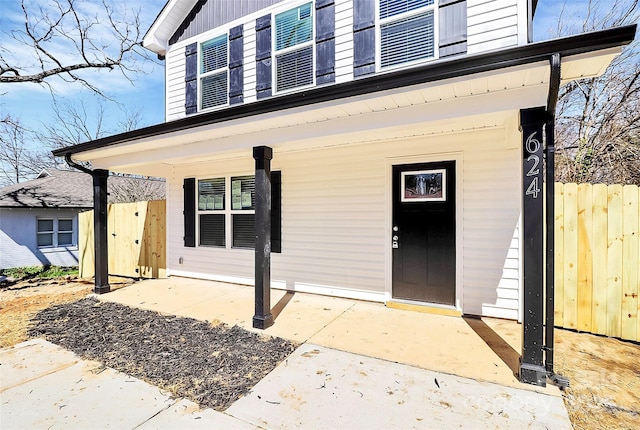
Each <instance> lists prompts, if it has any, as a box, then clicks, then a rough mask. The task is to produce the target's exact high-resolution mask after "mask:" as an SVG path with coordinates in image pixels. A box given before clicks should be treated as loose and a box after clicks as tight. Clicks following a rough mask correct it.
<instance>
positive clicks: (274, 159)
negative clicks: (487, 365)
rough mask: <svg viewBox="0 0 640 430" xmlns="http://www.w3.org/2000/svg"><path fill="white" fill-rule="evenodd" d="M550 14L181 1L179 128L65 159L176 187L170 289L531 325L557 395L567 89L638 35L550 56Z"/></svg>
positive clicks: (526, 359) (349, 0)
mask: <svg viewBox="0 0 640 430" xmlns="http://www.w3.org/2000/svg"><path fill="white" fill-rule="evenodd" d="M536 3H537V1H535V0H466V1H465V0H281V1H278V0H256V1H251V2H244V1H243V2H240V1H237V2H236V1H234V2H229V1H224V0H200V1H198V0H170V1H168V3H167V4H166V6H165V7H164V8H163V9H162V11H161V12H160V14H159V15H158V17H157V19H156V21H155V22H154V23H153V25H152V26H151V28H150V29H149V31H148V33H147V35H146V36H145V38H144V46H145V47H147V48H148V49H150V50H152V51H154V52H155V53H157V54H158V55H159V56H160V57H161V58H164V59H165V61H166V122H165V123H163V124H159V125H155V126H151V127H147V128H144V129H140V130H135V131H132V132H127V133H124V134H120V135H117V136H111V137H106V138H103V139H99V140H95V141H91V142H87V143H84V144H80V145H77V146H73V147H69V148H65V149H61V150H58V151H56V152H55V155H58V156H66V157H67V159H68V160H71V161H73V160H76V161H91V163H92V166H94V167H96V168H98V169H104V170H110V171H117V172H126V173H135V174H143V175H151V176H162V177H165V178H166V179H167V253H168V255H167V261H168V263H167V264H168V271H169V273H170V274H171V276H187V277H197V278H204V279H214V280H221V281H228V282H236V283H244V284H254V282H255V283H256V290H257V291H258V288H260V289H262V288H263V287H264V288H265V289H266V290H267V291H268V288H269V287H273V288H284V289H287V290H294V291H304V292H312V293H319V294H327V295H334V296H341V297H350V298H357V299H364V300H372V301H378V302H384V303H386V304H387V305H389V306H404V305H410V306H416V305H417V306H423V307H429V308H432V309H437V310H438V311H440V312H447V313H450V314H455V315H460V314H473V315H482V316H493V317H501V318H510V319H520V320H521V321H523V323H524V326H525V348H529V349H528V351H529V352H531V351H532V352H531V353H532V354H534V355H533V356H529V355H528V353H527V352H526V351H523V363H524V364H523V369H522V370H523V372H522V373H523V374H524V376H522V378H523V380H525V381H526V382H533V383H542V384H543V383H544V381H541V379H544V368H541V366H542V362H541V357H542V354H543V349H544V347H543V345H542V341H541V337H540V339H538V337H537V336H538V332H539V335H540V336H542V326H541V321H542V316H543V302H542V292H543V289H542V288H543V285H544V280H543V279H542V273H543V264H544V258H543V248H542V244H543V227H542V219H543V218H542V217H543V206H542V195H543V191H542V190H543V187H542V182H543V174H544V169H543V164H544V163H543V162H542V161H543V157H544V154H543V152H545V151H546V153H547V155H550V154H551V155H552V149H553V137H552V136H553V111H554V108H555V102H556V100H557V91H558V87H559V85H561V84H563V83H566V82H569V81H572V80H575V79H580V78H584V77H590V76H596V75H598V74H601V73H602V72H603V71H604V69H605V68H606V67H607V66H608V64H609V63H610V61H611V60H612V59H613V58H614V57H615V56H616V55H617V54H619V53H620V51H621V49H622V48H623V46H624V45H626V44H628V43H629V42H630V41H631V40H633V37H634V35H635V26H631V27H623V28H616V29H611V30H606V31H601V32H596V33H589V34H583V35H579V36H573V37H567V38H562V39H556V40H550V41H545V42H541V43H531V34H532V28H531V23H532V18H533V14H534V12H535V7H536ZM552 161H553V160H552V159H551V158H550V159H549V163H547V165H550V166H553V164H552ZM551 214H552V212H551ZM547 216H548V214H547ZM551 267H552V266H551ZM100 282H104V281H99V280H98V279H97V283H100ZM259 284H262V285H259ZM260 291H262V290H260ZM260 294H262V293H257V302H256V306H257V311H256V317H254V322H255V323H256V325H257V326H268V325H269V324H270V323H271V322H272V321H271V320H270V314H269V312H268V298H265V295H264V294H263V295H262V296H260ZM263 299H264V300H266V301H267V302H266V303H264V302H263V301H262V300H263ZM260 306H262V309H264V308H265V306H266V311H265V312H264V313H263V314H262V315H261V312H260V311H259V310H258V309H259V308H260ZM525 309H526V310H530V311H531V312H524V311H525ZM531 315H533V317H532V316H531ZM530 318H534V319H535V323H534V321H533V320H531V319H530ZM527 330H529V332H527ZM541 369H542V370H541ZM527 374H529V376H527ZM541 375H542V376H541Z"/></svg>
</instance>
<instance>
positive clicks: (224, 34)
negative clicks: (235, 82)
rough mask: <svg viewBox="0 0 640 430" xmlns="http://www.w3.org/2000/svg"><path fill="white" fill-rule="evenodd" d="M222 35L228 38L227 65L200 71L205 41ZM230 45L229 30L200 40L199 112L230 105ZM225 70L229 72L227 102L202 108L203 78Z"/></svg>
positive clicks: (198, 70)
mask: <svg viewBox="0 0 640 430" xmlns="http://www.w3.org/2000/svg"><path fill="white" fill-rule="evenodd" d="M220 36H225V37H226V40H227V65H226V66H225V67H221V68H219V69H216V70H212V71H210V72H207V73H201V72H200V68H201V65H202V45H203V44H204V43H207V42H209V41H210V40H213V39H217V38H218V37H220ZM229 45H230V43H229V33H228V32H225V33H218V34H217V35H213V36H211V37H207V39H206V40H203V41H200V42H198V47H197V50H198V53H197V55H198V58H197V60H196V61H197V66H196V67H197V78H196V82H197V86H198V87H197V88H198V91H197V92H198V102H197V103H198V112H209V111H213V110H217V109H223V108H225V107H229V54H230V52H229ZM223 70H224V72H225V73H226V74H227V102H226V103H225V104H221V105H218V106H212V107H210V108H206V109H203V108H202V83H201V82H202V78H206V77H207V76H212V75H216V74H218V73H222V71H223Z"/></svg>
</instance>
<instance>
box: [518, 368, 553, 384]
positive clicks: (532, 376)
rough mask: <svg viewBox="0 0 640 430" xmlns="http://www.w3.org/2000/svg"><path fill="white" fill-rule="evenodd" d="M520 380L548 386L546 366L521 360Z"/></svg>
mask: <svg viewBox="0 0 640 430" xmlns="http://www.w3.org/2000/svg"><path fill="white" fill-rule="evenodd" d="M520 382H522V383H524V384H531V385H537V386H539V387H546V386H547V371H546V369H545V368H544V366H537V365H535V364H527V363H522V362H520Z"/></svg>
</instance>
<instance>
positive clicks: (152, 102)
mask: <svg viewBox="0 0 640 430" xmlns="http://www.w3.org/2000/svg"><path fill="white" fill-rule="evenodd" d="M29 1H33V2H34V3H35V4H37V3H38V0H29ZM228 1H236V0H228ZM585 2H586V0H566V1H564V0H540V1H539V4H538V10H537V14H536V19H535V22H534V37H535V40H544V39H549V38H552V37H554V30H553V29H554V28H555V27H556V24H557V19H558V14H559V12H560V10H561V9H562V5H563V4H565V14H564V19H565V20H567V22H571V21H574V20H577V19H579V15H580V13H581V12H582V11H583V9H584V5H585ZM39 3H40V4H46V2H45V1H40V2H39ZM99 3H100V2H99V0H83V1H82V2H80V4H82V5H83V6H84V7H91V6H94V7H95V5H97V4H99ZM114 3H115V4H119V5H120V6H123V5H126V6H128V7H130V8H132V9H135V10H137V9H139V10H140V14H141V19H142V27H143V31H145V32H146V30H147V29H148V27H149V26H150V25H151V23H152V22H153V20H154V19H155V17H156V16H157V14H158V13H159V12H160V10H161V9H162V7H163V5H164V4H165V1H164V0H127V1H126V2H124V1H120V0H114ZM604 3H606V0H604ZM21 20H22V12H21V9H20V0H0V28H1V29H2V34H0V46H2V47H3V48H4V51H3V55H7V50H9V51H11V49H12V45H11V44H10V39H9V38H8V37H7V34H6V32H7V31H10V30H11V29H12V28H15V26H16V25H17V26H22V25H24V24H23V22H22V21H21ZM10 54H13V55H15V56H16V57H17V58H20V59H21V60H22V59H23V58H26V57H27V55H26V53H24V55H22V53H21V52H20V50H19V49H17V48H16V50H15V52H10ZM163 66H164V64H161V65H155V66H154V65H151V64H150V65H148V66H147V69H148V72H149V73H148V74H146V75H138V76H136V77H135V80H134V82H133V84H132V83H130V82H128V81H127V80H126V79H124V78H123V77H122V76H121V75H120V74H119V73H118V72H116V71H112V72H92V73H90V74H87V78H88V79H90V80H91V82H94V83H95V84H96V85H97V86H98V87H100V88H101V89H102V90H103V91H104V92H105V93H106V94H108V96H109V97H111V98H112V99H113V100H116V101H117V103H106V105H105V107H106V118H105V119H106V121H107V124H106V128H107V129H109V130H114V131H120V130H116V128H117V126H116V125H115V124H117V122H118V121H119V120H121V119H122V118H123V115H125V113H124V111H125V110H128V111H136V110H139V111H140V112H141V113H142V117H141V121H140V123H139V126H140V127H142V126H146V125H151V124H156V123H160V122H163V121H164V67H163ZM49 82H51V84H52V87H53V88H54V90H55V93H56V97H57V98H58V99H59V100H63V101H67V102H71V103H77V102H79V101H80V100H82V101H84V102H85V105H86V106H87V107H88V109H91V108H92V106H95V104H96V97H95V95H94V94H92V93H91V92H90V91H88V90H86V89H83V88H82V87H80V86H79V85H77V84H67V83H64V82H62V81H61V80H60V79H58V78H54V79H52V80H51V81H49ZM0 94H2V95H1V96H0V116H4V115H6V114H11V115H12V116H14V117H18V118H19V119H20V120H21V121H22V123H23V124H25V125H26V126H28V127H30V128H32V129H39V128H42V127H43V124H46V123H50V122H51V121H52V116H51V104H52V98H51V94H50V90H49V88H47V87H46V86H42V85H37V84H5V85H4V86H0ZM110 134H112V133H110Z"/></svg>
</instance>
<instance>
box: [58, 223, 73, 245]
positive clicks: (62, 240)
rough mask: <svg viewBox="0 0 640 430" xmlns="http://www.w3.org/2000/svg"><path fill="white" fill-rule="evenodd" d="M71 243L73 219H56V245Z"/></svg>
mask: <svg viewBox="0 0 640 430" xmlns="http://www.w3.org/2000/svg"><path fill="white" fill-rule="evenodd" d="M68 245H73V220H71V219H59V220H58V246H68Z"/></svg>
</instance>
